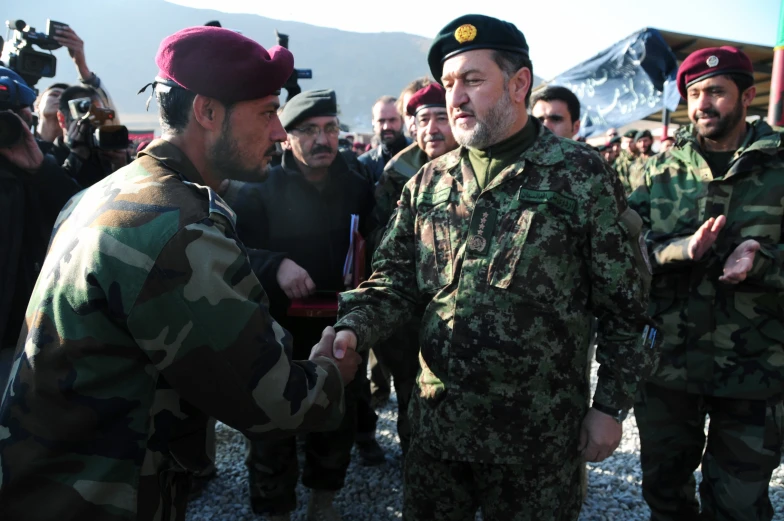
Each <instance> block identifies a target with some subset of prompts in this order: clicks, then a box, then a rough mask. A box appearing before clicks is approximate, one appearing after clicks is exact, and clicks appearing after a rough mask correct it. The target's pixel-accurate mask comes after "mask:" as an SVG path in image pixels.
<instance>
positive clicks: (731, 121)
mask: <svg viewBox="0 0 784 521" xmlns="http://www.w3.org/2000/svg"><path fill="white" fill-rule="evenodd" d="M711 112H712V113H713V114H714V115H716V116H718V121H717V122H716V126H715V127H713V128H705V127H703V126H701V125H700V123H699V121H700V120H699V118H698V119H697V123H696V124H695V125H694V126H695V128H696V129H697V134H698V135H699V136H700V137H701V138H703V139H710V140H713V141H717V140H719V139H721V138H724V137H726V136H727V135H728V134H729V133H730V132H732V131H733V130H734V129H735V127H736V126H737V124H738V122H739V121H740V120H741V119H743V104H742V103H741V102H740V99H739V100H738V103H737V104H736V105H735V108H734V109H733V110H732V112H730V113H729V114H727V115H726V116H723V117H722V116H721V115H719V114H718V112H716V111H715V110H712V111H711Z"/></svg>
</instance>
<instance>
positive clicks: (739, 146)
mask: <svg viewBox="0 0 784 521" xmlns="http://www.w3.org/2000/svg"><path fill="white" fill-rule="evenodd" d="M752 74H753V72H752V68H751V62H750V60H749V59H748V57H747V56H746V55H745V54H743V53H742V52H741V51H738V50H737V49H734V48H732V47H722V48H711V49H704V50H701V51H697V52H695V53H693V54H692V55H691V56H690V57H689V58H687V59H686V60H685V61H684V62H683V64H682V65H681V68H680V70H679V73H678V86H679V89H680V91H681V94H682V95H683V97H684V98H686V99H687V100H688V110H689V117H690V119H691V120H692V122H693V125H691V126H688V127H684V128H682V129H681V130H680V131H679V133H678V134H677V136H676V143H675V146H674V147H673V148H672V149H670V150H669V151H668V152H665V153H663V154H659V155H658V156H656V157H654V158H653V159H651V160H650V161H649V163H648V166H647V168H646V174H645V184H644V185H643V186H642V187H640V188H639V189H638V190H637V191H635V192H634V194H632V196H631V198H630V200H629V204H630V205H631V206H632V207H633V208H635V209H636V210H637V211H638V212H639V213H640V215H641V216H642V219H643V222H644V229H645V238H646V242H647V244H648V248H649V251H650V255H651V262H652V264H653V273H654V275H653V283H652V288H651V303H650V311H651V314H652V316H653V317H654V318H655V319H656V320H657V321H658V322H659V323H660V324H661V327H662V331H663V333H664V338H665V340H664V344H663V346H662V353H661V361H660V363H659V367H658V370H657V371H656V372H655V374H654V375H653V376H652V377H651V378H650V380H649V381H648V382H647V383H646V384H645V385H644V387H643V389H642V392H641V393H640V396H639V399H638V401H637V403H636V404H635V407H634V410H635V414H636V416H637V425H638V426H639V429H640V441H641V444H642V446H641V449H642V450H641V455H640V457H641V461H642V470H643V496H644V497H645V500H646V501H647V502H648V505H649V506H650V508H651V519H652V520H653V521H676V520H693V519H706V520H708V519H710V520H715V521H730V520H733V521H757V520H760V521H761V520H770V519H771V518H772V516H773V509H772V507H771V503H770V500H769V499H768V482H769V480H770V477H771V473H772V471H773V470H774V469H775V468H776V466H778V464H779V461H780V458H781V452H780V447H781V442H782V406H781V399H782V391H783V390H784V357H782V347H783V345H784V317H783V316H782V309H784V297H782V289H784V278H782V258H784V257H783V256H784V247H782V216H783V215H784V206H782V201H783V200H784V149H783V148H782V141H781V137H782V136H781V133H780V131H778V130H773V129H772V128H771V127H769V126H768V125H767V124H765V123H764V122H762V121H756V122H754V123H753V124H750V125H749V124H747V123H746V109H747V107H748V105H749V103H751V100H752V99H753V98H754V95H755V89H754V87H753V76H752ZM706 414H708V415H710V427H709V430H708V436H707V447H706V446H705V441H706V437H705V433H704V427H705V415H706ZM700 461H702V483H701V484H700V490H699V492H700V499H701V504H702V514H700V512H699V504H698V502H697V499H696V497H695V479H694V475H693V473H694V470H695V469H696V468H697V466H698V465H699V464H700Z"/></svg>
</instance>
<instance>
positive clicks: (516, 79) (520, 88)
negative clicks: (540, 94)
mask: <svg viewBox="0 0 784 521" xmlns="http://www.w3.org/2000/svg"><path fill="white" fill-rule="evenodd" d="M531 86H532V77H531V69H529V68H528V67H522V68H521V69H520V70H519V71H517V72H516V73H515V75H514V76H512V77H511V78H510V79H509V97H510V98H511V99H512V101H513V102H515V103H516V104H523V103H525V98H526V97H528V91H529V90H531Z"/></svg>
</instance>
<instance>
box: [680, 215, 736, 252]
mask: <svg viewBox="0 0 784 521" xmlns="http://www.w3.org/2000/svg"><path fill="white" fill-rule="evenodd" d="M726 222H727V218H726V217H724V216H723V215H719V216H718V217H715V218H714V217H711V218H710V219H708V220H707V221H705V222H704V223H703V224H702V226H700V229H699V230H697V231H696V232H694V235H692V236H691V239H689V250H688V254H689V258H690V259H691V260H693V261H698V260H700V259H701V258H702V256H703V255H705V252H707V251H708V250H709V249H710V248H711V246H713V243H714V242H716V237H718V236H719V232H720V231H721V229H722V228H724V224H725V223H726Z"/></svg>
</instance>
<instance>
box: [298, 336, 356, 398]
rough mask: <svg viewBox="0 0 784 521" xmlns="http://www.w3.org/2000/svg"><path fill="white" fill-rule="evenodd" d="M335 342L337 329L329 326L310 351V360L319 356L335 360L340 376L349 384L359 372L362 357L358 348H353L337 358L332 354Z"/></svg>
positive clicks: (344, 382)
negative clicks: (358, 352)
mask: <svg viewBox="0 0 784 521" xmlns="http://www.w3.org/2000/svg"><path fill="white" fill-rule="evenodd" d="M341 333H342V331H341ZM338 334H340V333H338ZM334 343H335V330H334V329H333V328H332V327H331V326H327V327H326V328H324V331H323V332H322V333H321V340H320V341H319V343H318V344H316V345H315V346H313V349H312V350H311V351H310V358H309V360H313V359H314V358H319V357H325V358H329V359H331V360H334V362H335V364H337V366H338V370H339V371H340V376H341V377H342V378H343V385H348V384H349V383H350V382H351V381H352V380H353V379H354V376H355V375H356V374H357V368H358V367H359V364H360V362H362V357H361V356H359V354H357V352H356V350H352V351H351V352H350V353H346V354H345V356H341V357H340V358H336V357H334V356H332V349H333V347H332V346H333V345H334Z"/></svg>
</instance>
